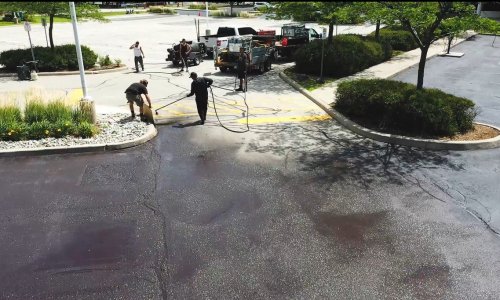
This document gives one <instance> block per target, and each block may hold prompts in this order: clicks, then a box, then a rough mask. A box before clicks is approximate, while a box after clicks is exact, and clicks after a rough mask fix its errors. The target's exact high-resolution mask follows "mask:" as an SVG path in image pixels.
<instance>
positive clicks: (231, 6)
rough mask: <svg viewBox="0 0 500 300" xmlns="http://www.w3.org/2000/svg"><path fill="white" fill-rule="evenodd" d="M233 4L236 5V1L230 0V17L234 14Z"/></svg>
mask: <svg viewBox="0 0 500 300" xmlns="http://www.w3.org/2000/svg"><path fill="white" fill-rule="evenodd" d="M233 5H234V2H229V7H230V11H229V16H230V17H232V16H233Z"/></svg>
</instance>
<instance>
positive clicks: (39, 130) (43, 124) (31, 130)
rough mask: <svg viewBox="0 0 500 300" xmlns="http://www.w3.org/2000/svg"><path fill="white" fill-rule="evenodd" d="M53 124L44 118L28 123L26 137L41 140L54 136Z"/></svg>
mask: <svg viewBox="0 0 500 300" xmlns="http://www.w3.org/2000/svg"><path fill="white" fill-rule="evenodd" d="M52 130H53V126H52V124H50V122H49V121H46V120H43V121H39V122H34V123H31V124H29V125H28V132H27V135H26V137H27V138H28V139H30V140H39V139H43V138H47V137H51V136H53V131H52Z"/></svg>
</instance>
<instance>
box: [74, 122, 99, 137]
mask: <svg viewBox="0 0 500 300" xmlns="http://www.w3.org/2000/svg"><path fill="white" fill-rule="evenodd" d="M96 133H97V129H96V127H95V126H94V125H93V124H91V123H88V122H82V123H79V124H78V125H76V126H75V128H74V131H73V134H74V135H75V136H79V137H81V138H84V139H87V138H91V137H92V136H94V134H96Z"/></svg>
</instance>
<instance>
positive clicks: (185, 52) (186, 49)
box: [179, 39, 191, 72]
mask: <svg viewBox="0 0 500 300" xmlns="http://www.w3.org/2000/svg"><path fill="white" fill-rule="evenodd" d="M179 51H180V52H181V58H182V70H181V72H182V71H184V66H186V72H189V67H188V63H187V60H188V57H189V54H190V53H191V45H189V44H188V43H186V39H182V41H181V45H180V47H179Z"/></svg>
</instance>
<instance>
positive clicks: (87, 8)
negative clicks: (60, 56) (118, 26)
mask: <svg viewBox="0 0 500 300" xmlns="http://www.w3.org/2000/svg"><path fill="white" fill-rule="evenodd" d="M75 9H76V14H77V17H78V18H81V19H83V20H85V19H93V20H99V21H106V18H105V17H104V15H103V14H102V13H101V12H100V11H99V6H97V5H94V4H91V3H89V2H75ZM0 10H3V11H24V12H26V13H27V14H29V15H33V14H38V15H42V16H48V17H49V40H50V47H51V48H52V49H54V40H53V33H52V29H53V28H54V17H55V16H59V17H67V18H70V10H69V3H68V2H21V1H20V2H0Z"/></svg>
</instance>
